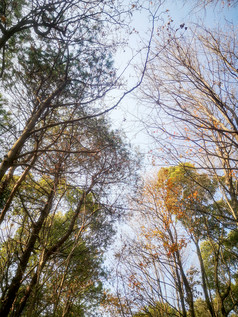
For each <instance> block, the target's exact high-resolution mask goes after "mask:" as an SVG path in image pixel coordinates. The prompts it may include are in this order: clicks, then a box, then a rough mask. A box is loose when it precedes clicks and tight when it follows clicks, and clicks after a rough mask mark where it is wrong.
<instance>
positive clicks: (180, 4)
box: [110, 0, 238, 170]
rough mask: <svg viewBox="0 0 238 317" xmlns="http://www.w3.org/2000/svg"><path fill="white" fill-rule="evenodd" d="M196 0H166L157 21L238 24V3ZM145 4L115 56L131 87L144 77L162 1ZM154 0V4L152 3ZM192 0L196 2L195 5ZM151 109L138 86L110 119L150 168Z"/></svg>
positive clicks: (137, 12) (209, 24)
mask: <svg viewBox="0 0 238 317" xmlns="http://www.w3.org/2000/svg"><path fill="white" fill-rule="evenodd" d="M195 2H196V1H195V0H194V1H191V0H190V1H187V3H186V4H185V1H183V0H177V1H172V0H165V1H164V4H163V5H162V6H161V7H160V9H159V10H158V12H157V14H158V15H159V16H160V19H159V20H158V21H157V22H156V23H157V25H162V24H163V23H165V22H166V21H168V20H169V19H170V18H172V20H173V21H174V22H173V24H174V25H176V26H179V25H180V24H182V23H185V24H186V26H188V27H189V25H190V24H191V23H196V22H197V23H199V24H201V23H204V24H205V25H206V26H208V27H212V26H213V25H214V26H215V25H217V24H218V23H219V24H220V25H221V26H222V23H224V21H225V19H226V20H228V21H230V22H232V21H233V23H234V24H237V22H238V7H236V8H235V9H234V8H228V7H224V6H221V5H219V4H217V5H216V6H215V7H214V5H209V6H207V7H206V9H203V8H201V7H198V8H196V7H195ZM144 3H145V8H144V9H142V10H140V11H135V12H134V13H133V16H132V21H131V29H133V30H134V32H132V34H131V35H130V36H129V40H128V45H126V46H124V47H122V48H121V49H119V50H118V52H117V54H116V56H115V67H116V68H117V69H118V74H121V73H123V76H122V78H123V82H125V83H127V85H126V88H125V89H131V87H133V86H134V85H135V84H136V83H137V82H138V78H140V69H141V68H143V65H144V62H145V55H146V54H147V46H148V41H149V37H150V35H151V28H152V22H151V16H150V12H149V10H150V11H151V12H155V10H156V3H158V1H154V2H150V1H146V2H144ZM151 3H152V4H151ZM191 3H194V4H192V5H191ZM127 36H128V34H124V33H123V31H122V33H121V37H122V38H123V37H125V38H126V37H127ZM120 95H121V92H120V91H119V92H118V94H116V96H117V98H118V96H120ZM146 111H147V107H146V105H145V104H143V105H142V103H141V102H140V97H139V90H138V89H137V90H135V91H134V92H133V93H132V94H129V95H127V96H126V97H125V98H124V99H123V101H122V102H121V103H120V105H119V106H118V107H117V108H116V109H115V110H113V111H112V112H110V119H111V122H112V127H113V128H114V129H121V130H122V131H123V134H124V136H125V137H126V139H127V142H129V143H130V144H132V146H133V147H134V148H135V149H136V150H137V151H139V152H140V153H143V154H145V156H146V157H147V158H146V159H145V161H144V164H145V169H146V170H147V169H150V167H151V166H150V165H151V161H150V157H149V154H148V153H149V152H150V149H151V142H152V140H151V139H150V138H149V137H148V135H147V134H146V132H145V129H144V126H143V124H141V122H140V119H139V118H141V117H143V113H144V112H146Z"/></svg>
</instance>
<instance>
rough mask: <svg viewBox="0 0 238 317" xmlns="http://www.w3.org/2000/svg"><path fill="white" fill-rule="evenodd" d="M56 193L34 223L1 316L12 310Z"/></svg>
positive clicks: (50, 197)
mask: <svg viewBox="0 0 238 317" xmlns="http://www.w3.org/2000/svg"><path fill="white" fill-rule="evenodd" d="M56 183H57V182H56ZM54 195H55V190H54V188H53V189H52V190H51V192H50V194H49V197H48V200H47V202H46V204H45V207H44V209H43V210H42V211H41V215H40V217H39V219H38V221H37V222H36V223H35V224H34V225H33V231H32V234H31V236H30V239H29V241H28V243H27V245H26V248H25V250H24V252H23V254H22V256H21V259H20V261H19V264H18V267H17V270H16V274H15V277H14V278H13V279H12V282H11V284H10V286H9V288H8V292H7V294H6V297H5V298H2V303H3V304H2V307H1V309H0V316H1V317H7V316H8V314H9V312H10V310H11V307H12V304H13V302H14V300H15V298H16V296H17V292H18V290H19V288H20V286H21V280H22V278H23V275H24V273H25V271H26V268H27V264H28V261H29V258H30V256H31V253H32V251H33V249H34V246H35V242H36V240H37V237H38V235H39V232H40V230H41V228H42V225H43V223H44V220H45V219H46V217H47V216H48V213H49V212H50V209H51V207H52V202H53V198H54Z"/></svg>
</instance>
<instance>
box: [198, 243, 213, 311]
mask: <svg viewBox="0 0 238 317" xmlns="http://www.w3.org/2000/svg"><path fill="white" fill-rule="evenodd" d="M194 243H195V245H196V249H197V256H198V260H199V264H200V269H201V275H202V288H203V292H204V296H205V301H206V304H207V307H208V309H209V311H210V314H211V316H212V317H216V313H215V310H214V307H213V305H212V302H211V301H210V296H209V294H208V289H207V283H206V273H205V268H204V264H203V258H202V254H201V250H200V247H199V244H198V241H197V240H194Z"/></svg>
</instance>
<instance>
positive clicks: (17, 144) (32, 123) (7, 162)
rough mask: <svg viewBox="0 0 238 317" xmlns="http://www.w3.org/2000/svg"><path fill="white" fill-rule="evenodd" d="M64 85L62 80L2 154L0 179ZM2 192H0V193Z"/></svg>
mask: <svg viewBox="0 0 238 317" xmlns="http://www.w3.org/2000/svg"><path fill="white" fill-rule="evenodd" d="M65 85H66V81H64V82H63V83H62V84H61V85H60V86H59V87H58V88H57V89H56V90H55V91H54V92H53V93H52V94H51V95H50V96H49V97H48V98H47V99H46V100H45V101H44V102H43V103H42V105H41V106H40V108H39V109H38V111H37V112H36V113H35V114H33V115H32V117H31V118H30V120H29V122H28V123H27V125H26V127H25V129H24V130H23V132H22V135H21V136H20V137H19V138H18V140H17V141H16V142H15V144H14V145H13V146H12V148H11V149H10V151H9V152H8V153H7V155H5V156H4V159H3V160H2V163H1V165H0V181H1V180H2V178H3V177H4V175H5V173H6V171H7V170H8V169H9V167H11V166H12V165H13V163H14V161H15V160H16V159H17V156H18V153H19V152H20V151H21V149H22V148H23V146H24V144H25V142H26V140H27V139H28V138H29V136H30V135H31V133H32V130H33V129H34V127H35V125H36V123H37V121H38V120H39V118H40V116H41V114H42V113H43V111H44V110H45V109H46V108H47V107H49V106H50V103H51V101H52V100H53V99H54V98H55V97H56V96H57V95H59V94H60V93H61V92H62V90H63V89H64V87H65ZM1 194H2V193H1V192H0V195H1Z"/></svg>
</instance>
